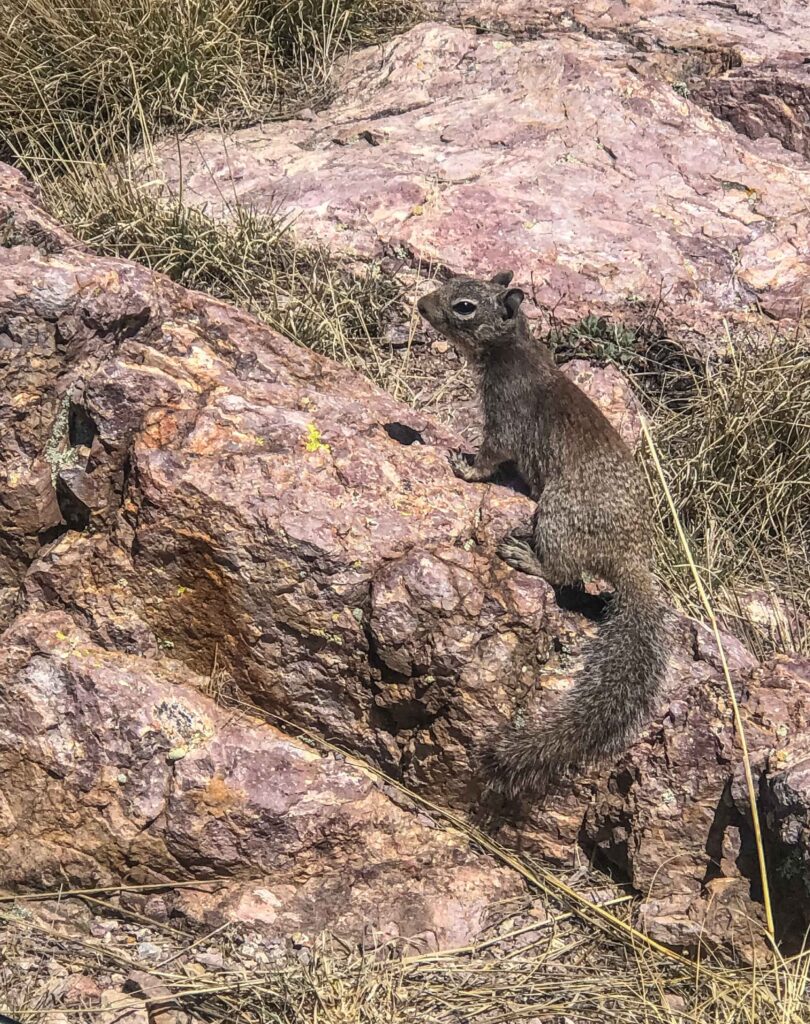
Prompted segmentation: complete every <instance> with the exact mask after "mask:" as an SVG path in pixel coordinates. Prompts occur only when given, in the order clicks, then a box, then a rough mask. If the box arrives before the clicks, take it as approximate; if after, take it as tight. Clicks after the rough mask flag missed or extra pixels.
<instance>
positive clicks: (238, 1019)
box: [0, 883, 810, 1024]
mask: <svg viewBox="0 0 810 1024" xmlns="http://www.w3.org/2000/svg"><path fill="white" fill-rule="evenodd" d="M171 888H172V886H171V883H169V884H168V885H167V887H166V891H171ZM126 893H127V890H126V887H124V889H123V890H122V891H121V892H120V893H106V894H101V896H100V898H93V899H92V901H91V903H90V904H89V905H87V904H86V905H85V907H84V908H81V907H79V906H77V900H81V901H82V902H84V901H86V897H84V896H82V897H74V896H70V895H65V894H57V893H54V894H52V898H53V902H52V903H50V904H43V903H42V897H41V895H38V896H37V898H36V901H35V902H31V901H29V900H27V899H26V898H24V897H22V898H20V899H18V900H17V901H16V903H9V904H4V905H2V906H0V935H1V936H2V940H3V946H4V954H5V960H4V964H3V965H0V985H1V986H2V995H0V1012H5V1013H9V1014H11V1015H13V1016H14V1017H16V1018H18V1019H19V1020H21V1021H22V1022H23V1024H34V1022H37V1021H47V1020H49V1019H50V1018H51V1016H52V1015H53V1014H54V1013H58V1012H60V1011H62V1012H64V1010H65V1006H64V998H63V993H64V991H65V984H66V982H67V981H68V979H70V978H71V977H73V978H75V977H76V976H85V977H88V978H94V979H98V983H99V986H100V987H101V988H103V989H106V991H107V994H106V997H105V1005H106V1013H105V1015H104V1016H102V1017H101V1019H102V1020H112V1019H114V1018H115V1013H116V1011H122V1010H124V1009H125V1008H126V1007H138V1006H140V1007H141V1008H142V1009H143V1008H144V1004H145V1002H146V1003H147V1004H148V1005H149V1008H150V1010H151V1011H152V1012H153V1013H154V1012H156V1011H157V1010H158V1009H159V1008H160V1007H161V1006H162V1007H164V1008H166V1007H167V1006H173V1007H174V1008H180V1009H183V1010H185V1011H186V1012H188V1013H190V1014H191V1015H192V1020H195V1021H212V1022H225V1021H228V1022H232V1024H471V1022H476V1024H504V1022H507V1021H537V1022H540V1021H549V1022H554V1024H564V1022H569V1021H570V1022H576V1024H585V1022H594V1024H597V1022H598V1024H603V1022H607V1021H621V1022H622V1024H804V1022H806V1021H807V1020H808V1019H810V1017H809V1016H808V1011H807V1004H806V1000H805V993H806V990H807V983H808V970H809V969H810V954H803V955H801V956H799V957H795V958H793V959H792V960H790V961H788V962H785V961H777V962H776V963H774V964H773V965H771V966H766V967H763V968H762V969H761V970H760V971H758V972H753V971H735V970H729V969H726V968H722V967H720V966H719V965H717V964H714V963H711V962H705V963H703V964H701V965H693V966H688V965H687V966H682V965H678V964H677V963H673V962H672V961H670V960H667V959H666V958H664V957H661V956H660V955H658V954H657V953H656V952H655V951H654V950H651V949H650V948H649V947H648V946H647V945H645V944H644V943H643V942H640V943H639V944H637V945H633V944H628V943H626V942H621V941H617V940H616V939H615V938H612V937H610V936H609V935H606V934H605V933H603V932H602V931H600V930H599V929H597V928H595V927H588V921H587V913H585V914H583V913H582V912H581V911H580V913H579V914H572V913H571V912H570V910H566V908H565V907H564V905H562V904H559V903H558V902H556V901H553V900H548V901H547V902H546V903H545V904H543V903H538V901H537V899H536V898H535V899H534V900H530V901H528V902H527V901H524V902H527V905H528V903H531V906H532V912H533V914H534V915H535V916H534V917H533V918H532V919H531V920H530V924H529V925H522V926H520V927H516V926H515V922H516V921H518V920H520V917H519V914H520V911H521V910H524V911H525V910H526V906H523V907H521V906H520V905H519V904H520V902H521V901H512V902H511V903H510V904H509V905H506V904H500V905H495V906H493V907H491V908H490V928H489V932H490V933H489V935H488V937H486V938H484V939H483V940H482V941H480V942H478V943H477V944H476V945H474V946H471V947H465V948H462V949H456V950H447V951H444V952H441V953H435V952H430V951H424V950H421V951H419V950H417V951H414V950H413V949H409V948H408V943H390V942H389V943H380V942H377V943H374V942H372V943H370V944H369V945H368V946H367V947H366V948H365V949H358V948H356V947H349V946H347V945H345V944H343V943H340V942H338V941H337V940H335V939H333V938H331V937H329V936H322V937H321V938H320V939H319V940H317V941H316V942H315V944H314V945H313V946H308V947H303V946H299V947H297V948H296V947H295V946H294V945H292V944H289V943H288V944H287V945H286V947H280V946H278V945H276V947H275V949H274V952H272V953H271V955H270V957H269V959H270V960H271V962H270V963H267V964H257V963H256V960H255V956H256V949H257V945H258V946H260V945H261V942H259V943H258V944H257V942H256V938H255V936H253V935H251V933H249V932H246V931H245V929H244V928H242V927H241V926H239V925H232V926H227V927H225V928H222V929H218V930H217V931H216V932H212V933H209V934H208V935H207V936H206V935H196V936H195V935H191V934H185V933H183V932H182V931H178V930H177V928H176V927H169V926H167V925H161V924H159V923H158V922H153V923H152V926H151V928H148V929H144V928H143V927H142V925H143V922H144V918H143V915H141V914H134V915H133V914H132V912H131V911H129V910H127V908H126V905H124V904H123V903H122V901H121V900H120V899H119V896H120V895H124V894H126ZM602 898H604V897H602ZM585 905H586V906H587V904H585ZM40 908H42V909H41V910H40ZM77 910H80V911H81V913H79V914H77V913H76V911H77ZM133 918H134V920H133ZM116 921H117V922H118V923H122V925H123V926H122V927H118V928H116V929H114V930H110V925H111V924H112V923H115V922H116ZM73 922H79V923H77V924H76V923H73ZM99 926H100V927H99ZM98 935H103V936H104V937H103V938H100V937H97V936H98ZM136 935H137V937H138V938H139V939H143V938H144V936H148V939H149V944H150V946H151V947H152V949H153V950H154V951H155V953H154V954H153V956H152V961H151V962H150V963H145V962H143V961H142V960H139V958H138V955H137V949H136V948H134V947H135V946H136V945H137V943H136V941H135V938H134V936H136ZM267 949H268V950H270V949H271V947H270V946H268V947H267ZM198 953H203V955H204V956H207V957H208V958H209V959H210V957H211V955H212V954H217V955H218V958H219V960H220V962H221V966H220V967H219V968H213V969H212V968H210V967H207V968H206V967H202V966H201V962H200V959H198V958H197V954H198ZM20 965H24V969H20ZM54 965H57V966H58V970H56V971H54V969H53V968H54ZM133 969H137V970H139V971H140V972H142V975H146V976H147V977H148V978H149V979H150V982H149V984H147V985H146V986H145V987H142V988H141V989H140V990H138V991H136V992H134V993H131V994H126V993H125V992H123V990H122V989H123V979H124V978H125V977H126V976H127V975H128V974H129V972H130V971H131V970H133ZM140 984H141V985H142V986H143V985H144V983H143V981H141V982H140ZM144 996H146V999H144ZM89 1003H90V1005H88V1006H87V1008H86V1009H85V1010H84V1011H82V1010H81V1009H71V1010H70V1011H69V1012H70V1019H71V1020H75V1021H77V1022H87V1024H89V1022H91V1021H96V1020H98V1019H99V1010H98V1008H97V1004H96V1005H93V1001H92V997H91V998H90V1000H89ZM58 1019H60V1020H61V1019H62V1018H58Z"/></svg>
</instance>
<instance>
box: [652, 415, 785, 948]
mask: <svg viewBox="0 0 810 1024" xmlns="http://www.w3.org/2000/svg"><path fill="white" fill-rule="evenodd" d="M641 428H642V430H643V432H644V439H645V440H646V442H647V446H648V448H649V451H650V455H651V457H652V459H653V463H654V465H655V469H656V472H657V473H658V478H659V480H660V482H661V486H662V488H663V490H664V493H665V495H666V500H667V503H668V505H669V509H670V512H671V514H672V517H673V519H674V521H675V528H676V530H677V532H678V539H679V540H680V543H681V545H682V547H683V551H684V554H685V556H686V560H687V562H688V564H689V569H690V571H691V573H692V576H693V578H694V581H695V587H696V588H697V591H698V594H699V595H700V600H701V602H702V604H703V608H704V610H705V612H706V615H707V616H708V619H709V622H710V623H711V626H712V631H713V632H714V639H715V643H716V644H717V649H718V651H719V654H720V663H721V665H722V668H723V676H724V677H725V680H726V685H727V688H728V694H729V699H730V701H731V706H732V708H733V712H734V728H735V730H736V732H737V737H738V739H739V743H740V747H741V749H742V758H743V769H744V771H745V782H746V786H747V789H748V802H749V805H750V808H751V821H752V824H753V828H754V840H755V842H756V848H757V859H758V861H759V872H760V879H761V882H762V902H763V906H764V908H765V922H766V927H767V931H768V937H769V939H770V940H771V943H772V944H773V946H774V948H776V933H775V929H774V921H773V908H772V906H771V896H770V886H769V884H768V869H767V865H766V863H765V845H764V843H763V840H762V827H761V824H760V820H759V808H758V805H757V794H756V788H755V786H754V777H753V774H752V772H751V759H750V757H749V755H748V743H747V740H746V737H745V727H744V726H743V721H742V717H741V715H740V705H739V703H738V701H737V695H736V693H735V692H734V684H733V682H732V680H731V673H730V671H729V667H728V661H727V660H726V653H725V648H724V647H723V638H722V636H721V634H720V627H719V626H718V624H717V616H716V615H715V613H714V608H713V607H712V603H711V601H710V600H709V595H708V594H707V593H706V588H705V587H704V586H703V580H702V579H701V576H700V572H699V571H698V567H697V565H696V564H695V559H694V556H693V555H692V550H691V548H690V546H689V541H688V540H687V539H686V534H685V533H684V531H683V527H682V526H681V521H680V517H679V516H678V510H677V508H676V507H675V501H674V499H673V497H672V492H671V491H670V489H669V485H668V484H667V479H666V476H665V475H664V470H663V467H662V466H661V460H660V458H659V456H658V451H657V449H656V447H655V442H654V441H653V438H652V434H651V433H650V428H649V426H648V424H647V421H646V419H645V418H644V417H643V416H642V417H641Z"/></svg>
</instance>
